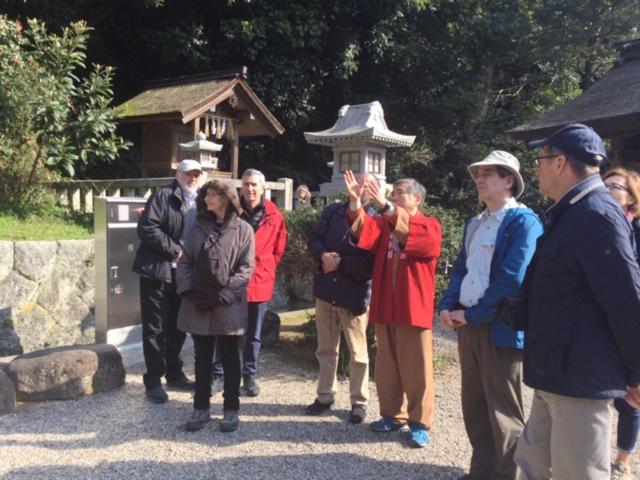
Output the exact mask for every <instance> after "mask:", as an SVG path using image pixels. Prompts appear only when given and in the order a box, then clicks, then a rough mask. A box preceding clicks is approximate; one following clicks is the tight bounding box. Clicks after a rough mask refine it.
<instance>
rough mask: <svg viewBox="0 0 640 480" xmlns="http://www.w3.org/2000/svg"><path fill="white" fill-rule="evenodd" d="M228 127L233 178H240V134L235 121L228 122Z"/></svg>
mask: <svg viewBox="0 0 640 480" xmlns="http://www.w3.org/2000/svg"><path fill="white" fill-rule="evenodd" d="M227 129H228V131H229V135H230V136H231V138H230V140H231V178H238V156H239V154H240V135H239V134H238V128H237V126H236V124H235V122H232V121H231V120H230V121H229V122H228V126H227Z"/></svg>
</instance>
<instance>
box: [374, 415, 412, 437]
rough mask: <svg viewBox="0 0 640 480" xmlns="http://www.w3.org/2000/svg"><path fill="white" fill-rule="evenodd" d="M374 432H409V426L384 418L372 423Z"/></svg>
mask: <svg viewBox="0 0 640 480" xmlns="http://www.w3.org/2000/svg"><path fill="white" fill-rule="evenodd" d="M369 426H370V427H371V430H373V431H374V432H382V433H387V432H408V431H409V426H408V425H407V424H406V423H403V422H398V421H397V420H394V419H393V418H389V417H382V418H381V419H380V420H376V421H375V422H371V424H370V425H369Z"/></svg>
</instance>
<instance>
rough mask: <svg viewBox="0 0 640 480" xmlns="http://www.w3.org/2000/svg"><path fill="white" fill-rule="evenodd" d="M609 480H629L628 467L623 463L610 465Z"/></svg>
mask: <svg viewBox="0 0 640 480" xmlns="http://www.w3.org/2000/svg"><path fill="white" fill-rule="evenodd" d="M610 478H611V480H631V471H630V469H629V465H627V464H626V463H624V462H617V463H612V464H611V477H610Z"/></svg>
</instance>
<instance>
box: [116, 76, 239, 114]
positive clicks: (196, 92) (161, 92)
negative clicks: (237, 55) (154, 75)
mask: <svg viewBox="0 0 640 480" xmlns="http://www.w3.org/2000/svg"><path fill="white" fill-rule="evenodd" d="M232 81H233V79H217V80H209V81H204V82H197V83H187V84H180V85H169V86H164V87H158V88H150V89H148V90H145V91H144V92H142V93H140V94H139V95H136V96H135V97H133V98H132V99H130V100H127V101H126V102H124V103H122V104H120V105H118V106H117V107H116V114H117V116H118V118H129V117H142V116H147V115H161V114H171V113H175V114H178V115H180V116H181V117H182V116H184V113H185V112H186V111H187V110H189V108H190V107H192V106H194V105H196V104H197V103H199V102H201V101H202V100H204V99H206V98H208V97H210V96H211V95H213V94H214V93H215V92H216V91H218V90H220V89H221V88H222V87H224V86H225V85H227V84H228V83H229V82H232Z"/></svg>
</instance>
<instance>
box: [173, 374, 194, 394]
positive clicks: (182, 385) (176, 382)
mask: <svg viewBox="0 0 640 480" xmlns="http://www.w3.org/2000/svg"><path fill="white" fill-rule="evenodd" d="M166 383H167V387H171V388H176V389H178V390H195V388H196V382H194V381H193V380H189V378H187V376H186V375H185V374H184V373H181V374H180V376H178V377H176V378H172V379H168V378H167V382H166Z"/></svg>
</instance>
